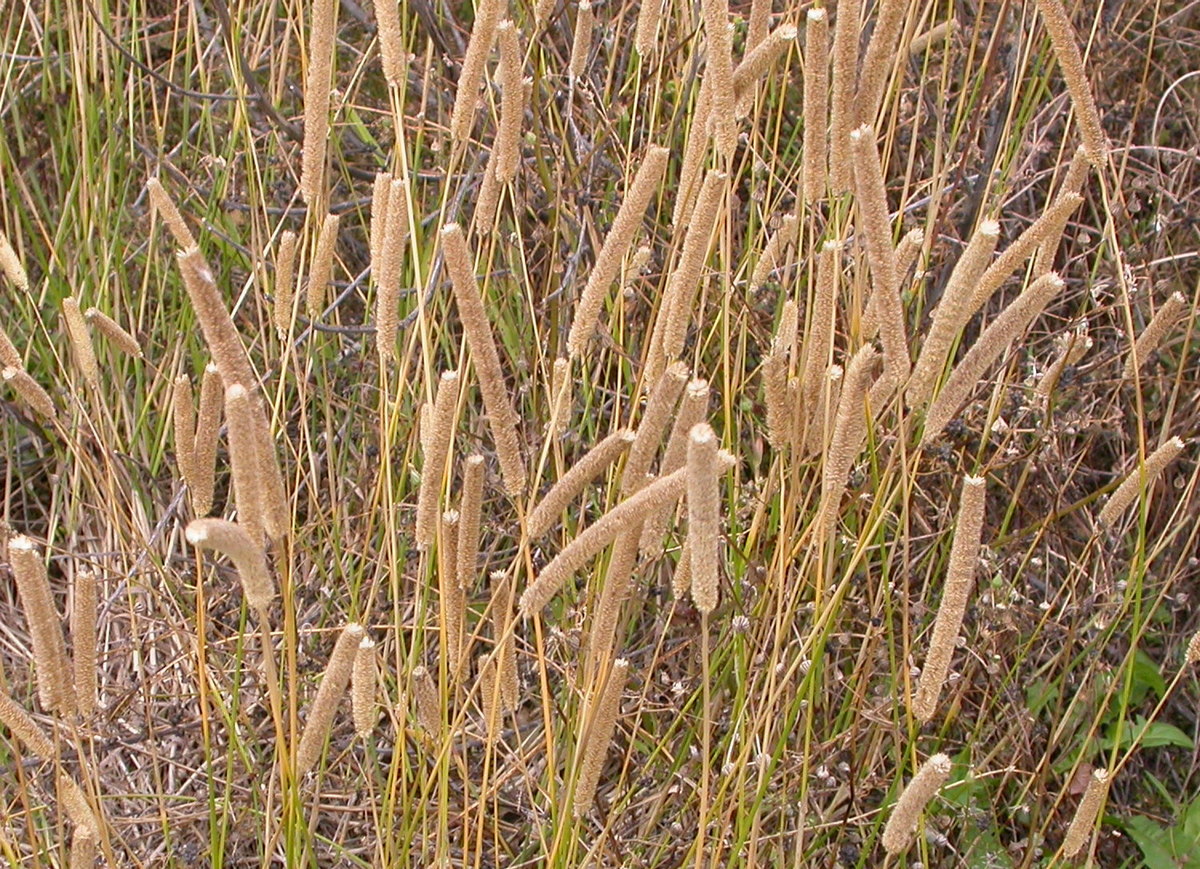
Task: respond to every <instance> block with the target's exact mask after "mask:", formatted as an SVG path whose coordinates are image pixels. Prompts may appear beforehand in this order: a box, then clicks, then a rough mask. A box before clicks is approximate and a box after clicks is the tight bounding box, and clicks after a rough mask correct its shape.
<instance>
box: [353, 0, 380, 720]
mask: <svg viewBox="0 0 1200 869" xmlns="http://www.w3.org/2000/svg"><path fill="white" fill-rule="evenodd" d="M384 2H386V0H384ZM350 705H351V709H352V712H353V716H354V732H355V733H357V734H358V735H359V738H361V739H367V738H368V737H369V736H370V735H371V731H372V730H374V729H375V722H376V721H377V720H378V718H379V712H378V707H376V705H375V641H374V640H372V639H371V638H370V637H365V636H364V637H363V638H362V642H360V643H359V644H358V651H356V652H355V653H354V669H353V670H352V671H351V673H350Z"/></svg>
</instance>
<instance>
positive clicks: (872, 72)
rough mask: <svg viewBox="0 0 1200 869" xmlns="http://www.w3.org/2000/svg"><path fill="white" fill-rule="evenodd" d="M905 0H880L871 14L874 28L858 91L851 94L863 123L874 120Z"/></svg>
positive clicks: (901, 18) (891, 62)
mask: <svg viewBox="0 0 1200 869" xmlns="http://www.w3.org/2000/svg"><path fill="white" fill-rule="evenodd" d="M907 9H908V0H881V2H880V4H879V11H878V12H877V13H876V16H875V29H874V30H873V31H872V32H871V41H870V42H869V43H868V44H867V53H866V54H865V55H864V56H863V62H862V75H861V76H860V78H859V81H858V91H857V92H856V94H855V96H854V104H855V108H856V109H857V111H858V120H859V122H860V123H863V124H870V125H874V124H875V116H876V115H877V114H878V113H879V104H880V103H881V102H882V101H883V94H884V91H885V90H886V88H887V80H888V76H889V75H890V74H891V72H892V68H893V67H894V66H895V55H896V39H897V38H898V37H899V36H900V31H901V30H902V29H903V28H904V13H905V11H906V10H907Z"/></svg>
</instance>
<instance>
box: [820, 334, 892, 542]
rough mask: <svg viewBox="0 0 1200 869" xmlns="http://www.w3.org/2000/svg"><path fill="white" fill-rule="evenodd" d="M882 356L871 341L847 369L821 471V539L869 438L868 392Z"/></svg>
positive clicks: (851, 361)
mask: <svg viewBox="0 0 1200 869" xmlns="http://www.w3.org/2000/svg"><path fill="white" fill-rule="evenodd" d="M878 356H879V354H878V353H877V352H876V350H875V348H874V347H872V346H871V345H870V344H866V345H863V346H862V347H861V348H859V351H858V352H857V353H855V354H854V356H853V358H851V360H850V365H849V367H848V368H847V369H846V381H845V385H844V386H843V388H842V393H841V397H840V398H839V400H838V403H837V418H836V419H835V420H834V423H833V435H832V436H831V438H830V442H829V449H828V450H827V451H826V454H825V466H824V468H823V469H822V473H821V506H820V510H819V513H818V517H817V522H818V525H817V529H818V533H819V535H820V537H821V539H825V538H826V537H828V535H829V533H830V532H832V530H833V525H834V522H836V521H837V516H838V508H839V507H840V506H841V501H842V494H843V493H844V492H845V491H846V481H847V478H848V477H849V475H850V468H851V466H852V465H853V464H854V460H855V459H856V458H858V453H859V451H860V450H862V446H863V441H864V440H866V437H867V413H868V410H869V409H868V407H867V394H868V391H869V389H870V387H871V381H872V371H873V369H874V368H875V361H876V359H877V358H878Z"/></svg>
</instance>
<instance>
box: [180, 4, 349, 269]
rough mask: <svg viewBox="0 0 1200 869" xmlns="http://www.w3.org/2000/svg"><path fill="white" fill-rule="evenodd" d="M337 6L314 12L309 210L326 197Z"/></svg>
mask: <svg viewBox="0 0 1200 869" xmlns="http://www.w3.org/2000/svg"><path fill="white" fill-rule="evenodd" d="M338 5H339V4H338V0H314V3H313V9H312V21H311V25H310V26H311V30H310V31H309V41H308V76H307V78H306V79H305V83H304V143H303V145H302V150H301V162H300V196H301V197H302V198H303V199H304V203H305V204H306V205H307V206H309V208H313V207H315V206H316V205H317V203H318V202H320V200H321V197H322V196H323V195H324V194H325V148H326V141H325V140H326V138H327V136H328V134H329V93H330V79H331V78H332V77H333V47H334V37H335V36H336V34H337V15H338ZM184 247H187V245H184Z"/></svg>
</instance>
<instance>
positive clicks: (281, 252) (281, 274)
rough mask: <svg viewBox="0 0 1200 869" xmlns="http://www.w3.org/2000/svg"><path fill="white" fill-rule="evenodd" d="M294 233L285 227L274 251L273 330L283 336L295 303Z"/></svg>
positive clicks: (291, 316)
mask: <svg viewBox="0 0 1200 869" xmlns="http://www.w3.org/2000/svg"><path fill="white" fill-rule="evenodd" d="M296 241H297V238H296V233H294V232H292V231H291V230H290V229H285V230H284V231H283V233H282V234H281V235H280V236H279V249H278V250H277V251H276V252H275V304H274V305H273V306H272V308H271V314H272V319H274V321H275V332H276V334H278V335H279V337H280V338H283V337H285V336H286V335H287V334H288V332H290V331H291V328H292V320H293V317H294V316H295V311H294V310H293V309H294V308H295V304H296V246H297V245H296Z"/></svg>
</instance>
